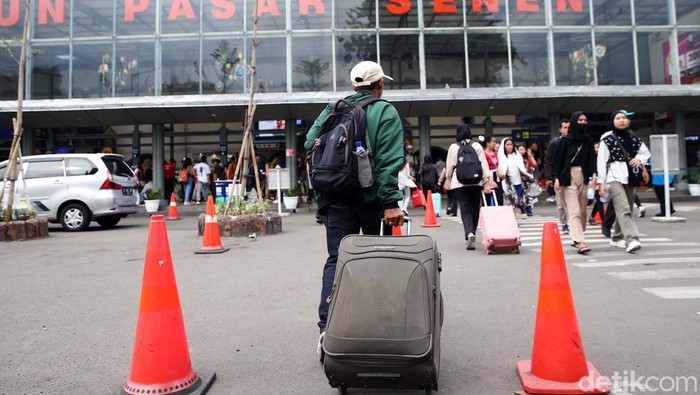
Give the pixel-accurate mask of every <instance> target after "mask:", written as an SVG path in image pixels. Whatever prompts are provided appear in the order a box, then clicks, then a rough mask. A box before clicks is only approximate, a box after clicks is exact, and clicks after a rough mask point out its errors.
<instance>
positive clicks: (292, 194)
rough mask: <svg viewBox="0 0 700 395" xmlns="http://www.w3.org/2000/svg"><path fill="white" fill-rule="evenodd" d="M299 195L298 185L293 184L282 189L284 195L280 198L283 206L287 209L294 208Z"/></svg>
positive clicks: (297, 202) (297, 203)
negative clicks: (284, 189)
mask: <svg viewBox="0 0 700 395" xmlns="http://www.w3.org/2000/svg"><path fill="white" fill-rule="evenodd" d="M299 196H301V188H300V187H299V185H295V186H293V187H291V188H289V189H287V190H286V191H284V197H283V198H282V201H283V202H284V207H285V208H286V209H287V210H296V208H297V206H298V205H299Z"/></svg>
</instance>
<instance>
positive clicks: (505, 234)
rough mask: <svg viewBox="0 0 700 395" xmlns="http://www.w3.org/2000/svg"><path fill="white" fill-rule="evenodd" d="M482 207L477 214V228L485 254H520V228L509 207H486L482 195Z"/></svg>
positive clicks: (511, 208)
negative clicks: (479, 228)
mask: <svg viewBox="0 0 700 395" xmlns="http://www.w3.org/2000/svg"><path fill="white" fill-rule="evenodd" d="M482 197H483V199H484V206H483V207H481V211H480V213H479V227H481V238H482V242H483V243H484V251H486V253H487V254H492V253H494V252H513V253H516V254H517V253H519V252H520V228H519V227H518V221H517V220H516V219H515V212H513V207H510V206H498V203H495V204H496V205H495V206H487V205H486V196H484V195H483V194H482Z"/></svg>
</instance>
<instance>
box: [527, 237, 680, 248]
mask: <svg viewBox="0 0 700 395" xmlns="http://www.w3.org/2000/svg"><path fill="white" fill-rule="evenodd" d="M640 241H641V242H642V245H644V243H650V242H656V241H673V239H668V238H665V237H657V238H650V239H642V240H640ZM609 242H610V239H607V238H605V239H593V240H586V244H601V243H609ZM540 246H542V242H541V241H540V242H536V243H522V244H521V247H540Z"/></svg>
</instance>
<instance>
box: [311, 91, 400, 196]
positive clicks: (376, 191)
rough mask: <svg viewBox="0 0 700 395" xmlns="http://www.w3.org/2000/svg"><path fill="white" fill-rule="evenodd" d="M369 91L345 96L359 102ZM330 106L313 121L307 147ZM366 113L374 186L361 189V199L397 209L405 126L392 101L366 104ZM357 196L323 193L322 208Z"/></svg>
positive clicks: (351, 100) (349, 99) (368, 94)
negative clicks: (326, 194) (324, 194)
mask: <svg viewBox="0 0 700 395" xmlns="http://www.w3.org/2000/svg"><path fill="white" fill-rule="evenodd" d="M370 95H371V94H370V93H369V92H357V93H355V94H352V95H350V96H348V97H346V99H347V100H348V101H350V102H352V103H357V102H358V101H360V100H361V99H362V98H364V97H367V96H370ZM330 111H331V108H330V106H327V107H326V108H325V109H324V110H323V111H322V112H321V114H320V115H319V116H318V118H316V121H314V124H313V126H311V129H309V132H308V134H307V135H306V143H305V144H304V148H306V149H307V150H310V149H311V147H312V146H313V142H314V140H315V139H316V136H317V135H318V132H319V130H320V129H321V125H322V124H323V121H325V120H326V118H327V117H328V114H329V113H330ZM365 112H366V114H367V138H368V139H369V144H370V145H371V147H372V152H373V169H374V185H372V186H371V187H369V188H366V189H363V190H362V191H361V199H362V201H363V202H364V203H365V204H367V205H374V206H379V207H381V208H383V209H387V208H397V207H398V202H399V201H400V200H401V199H403V193H402V192H401V191H399V180H398V173H399V170H401V167H402V166H403V162H404V152H403V125H402V124H401V117H399V113H398V112H397V111H396V108H394V106H392V105H391V104H390V103H389V102H387V101H384V100H380V101H377V102H374V103H372V104H370V105H368V106H367V107H365ZM358 198H359V197H358V196H347V195H343V196H335V195H329V196H323V195H321V196H320V197H319V209H322V208H324V207H325V206H327V205H328V204H331V203H334V202H347V203H352V202H353V201H356V199H358Z"/></svg>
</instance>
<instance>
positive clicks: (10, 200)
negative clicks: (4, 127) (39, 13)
mask: <svg viewBox="0 0 700 395" xmlns="http://www.w3.org/2000/svg"><path fill="white" fill-rule="evenodd" d="M30 6H31V0H25V2H24V27H23V29H22V47H21V50H20V55H19V59H17V58H15V56H14V54H13V52H12V51H11V49H10V47H9V46H7V47H6V51H7V53H8V54H9V55H10V57H11V58H12V59H14V60H15V61H16V62H17V64H18V67H19V72H18V79H17V116H16V117H15V118H13V119H12V127H13V130H14V134H13V136H12V145H11V146H10V157H9V161H8V164H7V171H5V176H4V177H3V180H2V188H0V204H2V202H3V194H4V192H5V183H6V182H7V181H8V178H9V181H10V190H9V192H8V196H7V208H6V209H5V218H4V221H5V222H8V221H11V220H12V207H13V204H14V196H15V181H16V180H17V161H18V158H19V157H20V149H21V148H20V142H21V140H22V132H23V131H24V128H23V127H22V103H23V102H24V78H25V65H26V63H27V31H28V28H29V9H30Z"/></svg>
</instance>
